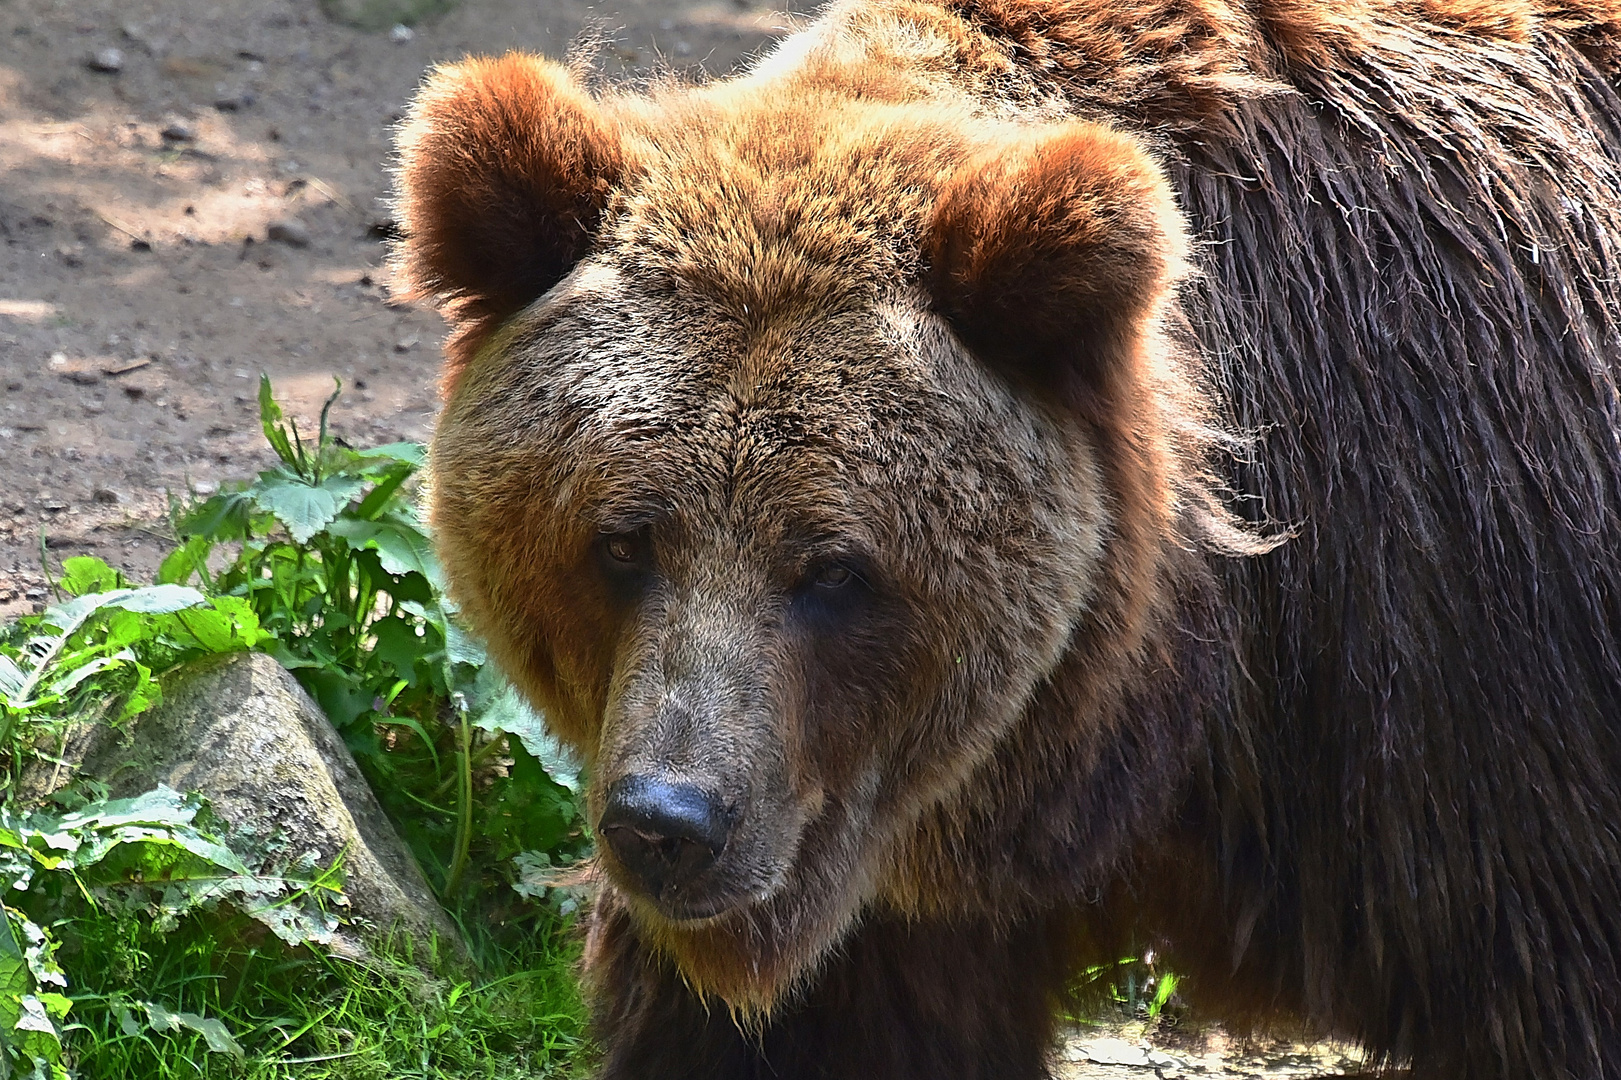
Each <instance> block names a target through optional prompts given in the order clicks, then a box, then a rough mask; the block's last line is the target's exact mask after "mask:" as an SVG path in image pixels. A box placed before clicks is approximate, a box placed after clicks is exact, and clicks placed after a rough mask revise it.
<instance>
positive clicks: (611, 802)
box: [597, 776, 733, 899]
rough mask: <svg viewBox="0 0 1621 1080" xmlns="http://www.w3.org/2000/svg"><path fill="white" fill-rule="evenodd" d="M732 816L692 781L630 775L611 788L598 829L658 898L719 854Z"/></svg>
mask: <svg viewBox="0 0 1621 1080" xmlns="http://www.w3.org/2000/svg"><path fill="white" fill-rule="evenodd" d="M732 817H733V815H732V814H730V813H728V812H727V810H726V808H725V807H724V806H722V805H721V803H720V800H719V799H717V798H716V797H715V796H713V795H711V794H709V793H708V792H706V791H704V790H703V789H701V788H699V787H697V786H695V785H693V784H672V783H667V782H665V781H663V780H656V779H654V778H653V777H650V776H625V777H621V778H620V779H618V780H615V781H614V782H613V784H612V785H611V786H610V787H609V788H608V797H607V800H606V805H605V806H604V808H603V811H602V821H601V822H600V823H599V824H598V825H597V833H598V835H600V836H601V837H602V839H603V840H604V841H606V842H607V844H608V846H609V847H610V848H612V849H613V853H614V856H615V857H616V858H617V859H618V860H619V862H620V863H621V864H622V865H623V866H624V868H625V869H626V870H629V871H630V872H631V873H632V874H634V875H635V876H636V878H637V879H638V880H639V881H640V882H641V884H642V887H643V888H644V889H645V890H646V891H647V893H648V894H649V895H651V896H652V897H654V898H655V899H657V898H658V897H659V896H661V895H662V894H663V893H664V891H665V890H666V889H679V888H680V887H681V886H682V885H684V884H686V883H687V882H689V881H691V880H692V879H693V878H695V877H697V876H698V875H699V874H701V873H703V872H704V871H705V870H707V869H708V868H709V867H710V866H711V865H712V864H713V863H714V861H715V860H716V859H718V858H720V853H721V852H722V851H723V850H725V848H726V839H727V837H728V836H730V835H731V831H732Z"/></svg>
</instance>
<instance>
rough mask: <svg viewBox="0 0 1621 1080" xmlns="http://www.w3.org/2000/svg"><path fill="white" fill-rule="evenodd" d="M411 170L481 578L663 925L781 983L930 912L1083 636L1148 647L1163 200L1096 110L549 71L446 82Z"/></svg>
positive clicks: (1180, 413)
mask: <svg viewBox="0 0 1621 1080" xmlns="http://www.w3.org/2000/svg"><path fill="white" fill-rule="evenodd" d="M400 155H401V157H400V164H399V197H398V211H399V217H400V222H401V225H402V229H403V234H404V239H403V240H402V241H401V244H400V247H399V249H398V250H397V253H396V273H397V280H398V281H399V282H401V283H403V285H404V286H405V288H406V290H407V291H409V292H410V293H411V294H413V295H415V296H417V297H419V298H426V299H429V300H431V301H433V302H435V303H437V304H438V305H440V307H441V309H442V310H443V311H444V312H445V313H446V315H447V316H448V318H449V319H450V320H451V323H452V326H453V336H452V339H451V343H450V345H449V347H448V355H449V361H448V365H447V374H446V379H445V387H446V396H447V402H446V405H445V409H444V413H443V415H442V417H441V420H440V424H439V428H438V432H437V434H436V436H435V438H434V442H433V447H432V457H431V477H432V479H431V505H432V520H433V527H434V530H435V534H436V537H437V541H438V544H439V546H440V550H441V553H442V556H443V560H444V563H445V567H446V570H447V573H448V576H449V580H450V582H451V585H452V589H453V592H454V595H455V597H456V598H457V599H458V600H459V602H460V603H461V605H462V609H463V611H464V613H465V614H466V616H467V617H468V619H470V621H471V623H472V625H473V626H474V627H475V628H476V629H477V630H478V631H479V632H481V633H482V634H483V635H484V636H485V637H486V638H487V639H488V641H489V644H490V647H491V650H492V653H493V655H494V656H495V657H496V658H497V659H498V660H499V662H500V664H501V666H502V667H503V669H504V670H505V671H506V672H507V673H508V674H509V675H510V676H511V677H512V679H513V680H514V681H515V682H516V684H517V685H518V686H519V687H520V688H521V689H522V690H523V692H524V693H525V694H526V695H527V696H528V697H529V698H530V699H531V700H532V701H533V702H534V703H535V704H536V705H537V706H538V707H540V708H541V709H542V710H543V711H544V713H545V715H546V717H547V718H548V721H549V722H550V724H551V725H552V727H553V729H554V730H555V731H556V732H557V734H558V735H559V736H560V737H561V738H563V739H564V740H565V741H566V742H568V743H569V744H570V745H572V746H573V747H575V748H576V749H577V750H578V751H579V752H580V754H581V755H582V756H583V757H584V759H585V761H586V762H587V763H588V766H589V771H590V776H591V786H590V792H589V798H588V806H589V816H590V820H591V824H592V826H593V828H594V829H595V830H596V833H597V835H598V837H599V838H600V840H601V844H600V852H601V853H600V859H601V862H602V866H603V870H604V872H605V874H606V877H607V879H608V881H609V882H610V883H611V888H612V890H613V892H614V893H615V895H616V897H617V898H618V902H622V903H623V904H625V905H626V906H627V907H628V908H629V910H630V912H631V914H632V916H633V918H634V920H635V923H636V926H637V928H638V931H639V933H640V934H641V935H642V936H643V937H644V939H645V940H646V941H647V942H648V943H649V944H650V945H652V946H653V947H655V948H657V949H659V950H661V951H662V952H664V953H665V954H666V955H667V956H668V957H670V958H671V959H672V960H673V962H674V963H675V964H677V965H678V966H679V968H680V969H681V971H682V973H683V975H684V976H685V977H686V979H687V980H688V981H689V982H690V983H691V984H692V985H693V986H694V987H695V988H697V989H699V990H700V991H702V992H704V993H710V994H714V995H717V996H718V997H720V998H722V999H724V1000H725V1001H726V1002H727V1003H729V1004H730V1005H731V1006H733V1007H735V1008H739V1009H744V1010H750V1009H768V1008H770V1007H771V1006H772V1005H773V1003H775V1002H776V1001H778V1000H779V999H780V997H781V996H782V994H783V993H784V991H785V990H786V989H788V988H789V987H791V986H792V985H793V984H794V981H795V980H796V978H799V977H801V976H803V975H805V974H806V973H807V972H809V971H811V970H814V967H815V964H816V961H817V959H818V958H819V957H820V956H822V955H824V954H825V952H826V950H827V949H829V948H830V947H832V946H833V945H835V944H836V943H837V941H838V940H839V938H840V935H841V934H842V933H843V932H844V931H845V930H846V929H847V928H848V927H849V926H850V925H851V924H852V922H853V921H854V920H856V919H858V918H859V917H860V915H861V912H862V910H863V909H864V907H865V906H866V905H868V904H871V903H875V902H879V901H880V900H881V899H883V898H888V900H887V901H886V902H893V903H897V904H901V905H906V904H915V903H920V902H922V901H919V900H918V899H917V893H918V886H917V883H916V881H915V880H913V881H908V880H900V879H901V878H904V877H906V876H907V875H909V874H912V873H913V870H915V865H914V861H912V860H908V859H905V858H900V857H899V856H898V852H900V851H901V850H902V848H904V847H905V846H906V845H907V844H908V843H909V842H910V841H911V839H912V834H913V833H914V832H915V831H916V830H917V829H918V828H919V827H920V825H919V823H920V822H921V821H922V820H923V818H924V816H925V814H927V813H929V812H930V811H931V810H934V809H937V808H939V807H940V806H941V805H942V804H949V803H952V802H953V801H954V800H963V799H965V798H978V797H980V796H979V795H973V796H970V795H967V794H965V793H967V792H970V791H971V790H972V788H973V782H974V781H973V778H974V776H975V773H976V770H978V769H980V768H982V767H983V766H984V765H985V763H986V762H987V761H988V760H989V759H990V758H991V756H992V755H993V754H996V753H997V752H998V751H999V749H1000V748H1005V747H1006V746H1007V745H1008V744H1009V743H1010V741H1015V740H1018V739H1023V738H1029V737H1030V736H1029V733H1028V732H1026V731H1024V724H1025V717H1026V716H1027V714H1028V712H1029V710H1030V706H1031V702H1032V701H1033V700H1034V699H1035V698H1036V697H1037V696H1038V695H1040V694H1041V693H1043V692H1045V688H1046V687H1047V685H1048V682H1049V680H1050V679H1051V678H1052V676H1053V673H1054V672H1055V671H1056V670H1057V669H1058V667H1059V665H1060V663H1061V661H1063V660H1064V658H1065V657H1066V656H1069V655H1072V654H1073V653H1074V651H1075V650H1076V649H1081V648H1086V649H1091V650H1092V652H1093V654H1095V655H1094V657H1093V660H1092V661H1091V662H1089V663H1088V664H1087V665H1084V666H1085V667H1086V668H1087V675H1086V677H1087V678H1088V679H1090V680H1092V681H1093V682H1095V683H1096V686H1095V687H1092V688H1091V690H1090V691H1089V692H1090V693H1091V694H1092V697H1093V698H1099V699H1101V698H1103V697H1106V696H1107V695H1108V694H1109V693H1110V692H1111V691H1110V686H1111V685H1112V684H1113V683H1118V682H1119V681H1120V680H1122V679H1125V678H1127V677H1128V673H1129V670H1130V668H1131V666H1132V657H1133V656H1135V655H1137V654H1138V653H1139V652H1140V650H1141V649H1142V648H1143V642H1144V639H1145V636H1146V635H1148V634H1149V633H1150V629H1151V624H1152V622H1153V618H1154V615H1153V613H1154V611H1155V610H1156V605H1158V604H1159V603H1160V602H1161V601H1162V600H1163V597H1162V596H1160V595H1159V592H1160V591H1162V589H1163V582H1162V581H1161V571H1160V568H1161V564H1162V563H1163V562H1164V560H1165V558H1166V555H1165V551H1166V549H1167V548H1168V547H1172V546H1175V545H1176V543H1178V542H1179V541H1178V540H1177V530H1178V527H1179V526H1178V520H1179V518H1180V517H1181V516H1183V515H1184V514H1185V503H1186V501H1187V497H1188V496H1187V490H1188V489H1189V484H1188V482H1186V479H1185V477H1184V476H1183V475H1182V474H1183V473H1185V472H1187V471H1188V466H1186V464H1185V461H1184V459H1185V458H1187V456H1188V455H1187V454H1185V453H1183V452H1182V450H1181V449H1179V447H1182V446H1183V444H1184V443H1185V442H1186V441H1187V440H1188V439H1191V438H1194V436H1190V435H1188V434H1187V432H1189V431H1191V430H1194V429H1195V428H1197V426H1198V425H1197V423H1194V422H1192V421H1190V419H1189V418H1190V416H1193V415H1194V413H1195V412H1196V410H1194V409H1193V408H1192V406H1190V405H1189V404H1188V402H1189V401H1190V400H1193V399H1195V398H1196V397H1197V395H1194V394H1191V393H1190V392H1189V390H1188V379H1187V375H1186V372H1185V371H1184V370H1183V367H1184V366H1185V365H1184V363H1183V361H1182V359H1180V353H1179V350H1178V348H1176V347H1175V346H1174V344H1173V341H1172V338H1173V336H1174V335H1171V334H1170V333H1168V332H1167V330H1166V325H1167V322H1168V316H1169V313H1170V312H1172V311H1173V310H1174V301H1175V289H1176V285H1177V282H1178V280H1179V279H1180V278H1181V277H1182V276H1183V274H1184V271H1185V263H1184V256H1185V252H1186V240H1185V237H1184V228H1183V224H1182V221H1181V218H1180V215H1179V213H1178V211H1177V210H1176V208H1175V206H1174V204H1173V201H1172V197H1171V195H1170V192H1169V188H1168V186H1167V184H1166V182H1165V180H1164V178H1163V177H1162V175H1161V173H1160V171H1159V170H1158V168H1157V167H1156V166H1155V165H1154V163H1153V162H1152V161H1151V159H1150V158H1149V157H1148V156H1147V155H1146V154H1145V153H1144V152H1143V150H1142V149H1141V148H1140V147H1139V146H1138V145H1137V143H1136V142H1135V141H1134V140H1133V139H1131V138H1129V137H1127V136H1125V135H1122V134H1119V133H1117V132H1114V131H1111V130H1109V129H1106V128H1103V127H1099V126H1096V125H1092V124H1086V123H1076V122H1060V123H1042V124H1029V123H1015V122H1012V121H1009V120H1006V119H997V118H994V117H987V116H984V115H980V114H978V113H977V112H976V111H975V110H974V108H973V107H972V106H971V105H970V104H969V103H967V102H964V103H962V104H961V105H960V107H959V106H952V105H950V104H944V105H943V104H941V103H940V102H939V101H934V102H931V103H929V104H928V105H927V106H923V105H918V104H912V103H908V102H906V101H904V100H885V99H884V98H883V97H882V96H881V95H863V94H852V93H850V92H849V88H848V87H842V86H840V87H816V86H811V85H807V86H805V87H804V88H803V92H801V93H796V94H794V95H792V99H791V100H784V97H783V95H782V93H781V92H780V91H771V90H768V89H766V88H764V87H763V86H761V85H756V84H753V83H750V82H748V81H746V80H745V81H740V82H733V83H722V84H716V85H713V86H709V87H699V88H672V89H665V90H661V91H657V92H654V93H652V94H647V95H629V94H625V95H619V94H603V95H593V94H591V93H589V92H587V91H586V90H585V89H583V88H582V87H581V86H580V85H579V84H578V83H577V82H576V81H575V80H574V78H573V77H572V76H571V74H570V73H569V72H568V71H567V70H566V69H564V68H562V67H559V66H557V65H554V64H551V63H549V62H546V61H544V60H541V59H538V58H535V57H530V56H522V55H510V56H507V57H504V58H500V59H493V60H490V59H479V60H469V61H466V62H463V63H459V64H454V65H450V66H447V67H442V68H440V69H438V70H437V71H436V72H434V73H433V74H432V75H431V76H430V78H429V80H428V81H427V83H426V84H425V86H424V88H423V89H422V90H421V92H420V93H419V95H418V97H417V99H416V102H415V104H414V106H413V109H412V111H411V114H410V116H409V117H408V119H407V121H406V123H405V126H404V128H403V132H402V136H401V140H400ZM1071 697H1072V698H1073V699H1074V700H1076V701H1083V702H1084V701H1086V700H1091V698H1088V696H1087V694H1081V693H1072V694H1071ZM1080 711H1081V712H1082V713H1084V712H1085V711H1086V710H1084V709H1083V710H1080ZM1099 715H1100V716H1101V713H1100V714H1099ZM1103 722H1104V721H1103V720H1102V719H1100V718H1099V717H1097V716H1088V715H1077V716H1075V718H1074V724H1075V725H1076V726H1077V730H1081V731H1084V729H1085V728H1086V726H1087V725H1088V724H1098V723H1103ZM1050 737H1061V736H1050ZM983 797H984V798H987V799H990V800H992V802H994V799H995V798H996V797H999V796H997V795H995V794H994V793H991V794H987V795H984V796H983ZM968 812H970V811H968V810H965V811H964V813H968ZM973 812H985V813H991V812H995V807H994V805H986V806H981V807H979V808H978V810H976V811H973ZM950 847H951V845H950V843H949V839H947V840H946V841H943V842H940V843H937V844H935V845H934V847H933V849H932V850H936V851H938V852H942V853H944V854H942V855H941V856H940V857H941V858H945V859H949V857H950V856H949V852H950ZM909 867H910V869H909ZM930 873H931V874H933V875H935V877H936V878H938V879H940V880H945V879H947V878H948V877H949V875H948V874H947V873H945V872H944V871H942V870H941V869H940V868H933V869H932V870H931V871H930ZM909 897H910V898H911V899H907V898H909Z"/></svg>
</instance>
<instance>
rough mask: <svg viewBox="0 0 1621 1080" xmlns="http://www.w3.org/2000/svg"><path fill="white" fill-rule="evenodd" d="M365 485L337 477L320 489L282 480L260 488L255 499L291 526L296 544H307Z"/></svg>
mask: <svg viewBox="0 0 1621 1080" xmlns="http://www.w3.org/2000/svg"><path fill="white" fill-rule="evenodd" d="M364 486H365V483H364V481H361V480H356V479H353V478H351V477H335V478H333V480H329V481H328V482H327V483H326V484H323V485H322V486H320V487H316V486H314V485H311V484H305V483H300V482H297V481H287V480H279V481H274V482H271V483H268V484H266V485H264V486H263V487H259V488H256V489H255V490H254V492H253V500H254V502H255V503H256V504H258V506H259V507H260V508H261V509H263V510H267V511H269V512H270V513H272V514H274V515H276V520H278V521H280V522H281V523H282V524H283V525H285V526H287V531H288V533H290V534H291V535H292V538H293V540H294V542H295V543H299V544H303V543H307V542H308V541H309V538H310V537H312V536H314V535H315V534H316V533H318V532H320V531H321V530H322V529H324V528H326V527H327V525H329V524H330V523H331V522H332V519H333V518H336V517H337V516H338V512H339V511H340V510H342V509H343V508H344V507H345V506H346V505H348V503H349V500H350V499H351V498H352V497H353V496H354V494H355V493H356V492H358V491H359V490H360V489H361V488H362V487H364Z"/></svg>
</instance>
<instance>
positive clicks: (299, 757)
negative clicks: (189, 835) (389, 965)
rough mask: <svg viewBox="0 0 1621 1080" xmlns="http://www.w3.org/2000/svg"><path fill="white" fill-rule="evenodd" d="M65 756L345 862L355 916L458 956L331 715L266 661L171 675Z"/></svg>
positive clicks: (237, 658) (230, 660)
mask: <svg viewBox="0 0 1621 1080" xmlns="http://www.w3.org/2000/svg"><path fill="white" fill-rule="evenodd" d="M63 756H64V757H65V758H66V759H67V760H69V761H74V762H78V763H79V769H80V770H81V771H83V772H85V773H86V774H88V775H90V776H94V777H96V778H98V779H100V780H102V781H103V782H105V783H106V784H107V785H108V787H109V791H110V794H111V796H112V797H114V798H123V797H128V796H132V795H138V794H140V793H142V792H145V791H150V790H151V789H152V788H155V787H156V786H157V785H159V784H167V785H169V786H170V787H172V788H174V789H175V790H177V791H200V792H202V794H203V795H204V796H206V797H207V799H208V800H209V802H210V804H212V806H213V808H214V812H215V813H217V814H218V815H219V816H220V817H221V818H223V819H224V820H225V822H227V823H228V824H229V825H230V826H231V827H232V830H233V831H234V832H236V833H239V834H247V835H249V836H253V837H264V838H265V839H267V840H269V839H272V838H277V837H282V838H285V843H286V850H287V851H288V852H290V853H294V854H303V853H305V852H309V853H311V854H312V855H313V856H314V858H315V859H316V861H317V862H318V863H319V864H320V865H323V866H324V865H330V864H331V863H332V862H333V861H334V860H335V859H337V858H338V857H339V856H340V855H341V856H342V864H341V865H342V871H343V875H344V892H345V893H346V894H347V895H348V898H349V904H350V915H351V917H353V918H355V919H357V920H364V923H366V924H370V926H371V927H374V928H375V929H376V931H378V932H390V931H393V930H396V929H399V930H404V931H405V932H407V933H409V934H410V935H411V936H412V937H413V938H415V939H416V940H417V941H418V942H419V943H420V944H424V945H425V944H426V943H427V941H428V940H429V938H430V936H433V935H437V936H438V938H439V941H440V943H441V947H442V948H448V949H449V950H450V952H451V954H452V955H457V954H459V953H460V952H461V950H462V948H463V947H462V944H461V938H460V936H459V935H458V933H457V931H456V929H455V927H454V926H453V925H452V923H451V922H450V920H449V919H448V918H447V917H446V916H445V913H444V909H443V908H441V907H440V906H439V903H438V901H436V900H435V899H434V895H433V891H432V890H431V889H430V888H429V887H428V883H427V881H426V879H424V878H423V876H422V870H421V868H420V867H418V866H417V864H416V860H415V859H414V858H413V857H412V856H411V853H410V851H409V850H408V849H407V848H406V846H405V843H404V841H402V840H401V839H400V837H399V834H398V833H397V832H395V830H394V827H393V825H392V824H391V823H390V822H389V820H388V818H387V816H385V815H384V813H383V808H382V807H381V806H380V805H379V804H378V802H377V798H376V796H374V795H373V794H372V791H371V788H370V786H369V785H368V784H367V783H366V779H365V777H363V776H362V775H361V773H360V769H359V768H358V767H357V766H356V765H355V761H354V758H353V757H352V756H351V755H350V753H349V750H348V748H347V747H346V746H344V744H343V740H342V739H341V738H340V737H339V735H338V733H337V732H336V731H335V730H333V727H332V725H331V723H329V722H328V720H327V718H326V715H325V714H324V713H322V712H321V709H320V707H319V706H317V705H316V704H315V702H314V701H312V700H311V699H310V697H309V695H308V694H306V693H305V692H304V689H303V687H301V686H299V685H298V682H297V681H296V680H295V679H294V678H293V677H292V675H290V674H289V673H288V672H287V671H286V669H284V668H283V667H282V666H281V665H280V664H278V663H276V661H274V660H273V659H271V658H270V657H268V656H265V655H264V654H262V653H235V654H231V655H228V656H220V657H212V658H209V659H208V660H204V661H201V662H199V663H198V664H195V665H193V666H191V667H190V668H187V669H185V670H184V671H182V672H178V673H176V675H175V676H172V677H170V678H168V679H165V680H164V684H163V703H162V704H161V705H159V706H158V707H157V708H156V709H153V710H152V711H150V712H147V713H143V714H142V715H140V716H138V717H136V718H135V720H134V721H132V723H131V724H130V726H129V727H128V728H127V729H126V731H125V732H123V733H119V732H114V731H113V730H112V729H110V728H107V727H104V726H94V727H88V728H84V729H81V730H80V732H79V734H78V737H77V738H76V739H72V740H70V744H69V745H68V747H66V752H65V754H64V755H63ZM66 779H67V777H66V776H62V775H60V771H59V773H58V775H55V776H52V777H50V778H49V780H48V781H46V782H45V783H40V782H39V781H38V780H37V779H36V780H34V782H31V783H28V784H27V785H25V787H27V788H30V789H32V790H31V791H25V795H26V794H33V795H35V796H38V795H40V794H43V792H44V791H48V790H49V789H50V788H51V787H54V786H57V784H59V783H61V782H65V781H66ZM255 869H260V868H259V867H256V868H255ZM343 936H345V937H346V938H347V941H346V943H347V944H349V945H350V946H351V947H352V948H353V949H354V950H355V951H357V952H361V953H363V952H364V951H365V950H364V942H365V940H366V938H368V937H370V934H369V933H365V932H361V933H356V932H355V931H354V930H353V928H348V927H346V928H345V932H344V935H343ZM420 955H424V956H426V955H428V952H427V951H426V950H423V951H422V953H421V954H420Z"/></svg>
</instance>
